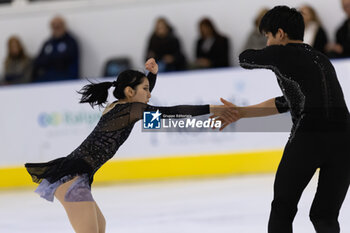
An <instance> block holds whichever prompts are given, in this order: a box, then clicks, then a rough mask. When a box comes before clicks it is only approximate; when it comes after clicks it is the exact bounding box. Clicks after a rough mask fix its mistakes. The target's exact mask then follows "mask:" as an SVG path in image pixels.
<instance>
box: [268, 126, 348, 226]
mask: <svg viewBox="0 0 350 233" xmlns="http://www.w3.org/2000/svg"><path fill="white" fill-rule="evenodd" d="M317 168H320V172H319V178H318V187H317V191H316V195H315V198H314V200H313V203H312V206H311V209H310V220H311V221H312V223H313V225H314V228H315V230H316V232H317V233H339V232H340V227H339V222H338V215H339V210H340V208H341V206H342V203H343V201H344V199H345V196H346V193H347V190H348V187H349V183H350V131H347V132H346V131H345V132H312V133H311V132H309V133H306V132H298V131H297V132H296V134H295V137H294V138H293V139H292V140H291V141H289V142H288V143H287V145H286V147H285V150H284V153H283V157H282V160H281V162H280V164H279V167H278V170H277V173H276V178H275V183H274V199H273V201H272V204H271V213H270V219H269V224H268V232H269V233H292V232H293V228H292V223H293V220H294V217H295V215H296V213H297V204H298V202H299V200H300V197H301V195H302V193H303V191H304V189H305V187H306V186H307V184H308V183H309V181H310V179H311V178H312V176H313V175H314V173H315V171H316V169H317Z"/></svg>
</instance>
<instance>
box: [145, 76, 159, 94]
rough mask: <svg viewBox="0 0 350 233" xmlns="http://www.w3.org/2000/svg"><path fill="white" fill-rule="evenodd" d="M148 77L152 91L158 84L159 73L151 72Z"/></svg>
mask: <svg viewBox="0 0 350 233" xmlns="http://www.w3.org/2000/svg"><path fill="white" fill-rule="evenodd" d="M147 78H148V81H149V91H152V90H153V88H154V86H155V85H156V80H157V74H153V73H152V72H149V73H148V75H147Z"/></svg>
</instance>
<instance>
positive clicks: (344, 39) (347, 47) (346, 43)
mask: <svg viewBox="0 0 350 233" xmlns="http://www.w3.org/2000/svg"><path fill="white" fill-rule="evenodd" d="M336 39H337V43H338V44H340V45H341V46H343V49H344V51H343V53H342V54H341V55H340V57H350V19H347V20H346V21H345V22H344V23H343V25H342V26H341V27H340V28H339V29H338V30H337V34H336Z"/></svg>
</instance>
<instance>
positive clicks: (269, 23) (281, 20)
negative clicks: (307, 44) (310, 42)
mask: <svg viewBox="0 0 350 233" xmlns="http://www.w3.org/2000/svg"><path fill="white" fill-rule="evenodd" d="M279 28H281V29H282V30H283V31H284V32H285V33H287V35H288V38H289V39H291V40H303V38H304V29H305V25H304V20H303V16H302V15H301V13H300V12H299V11H297V10H296V9H295V8H290V7H288V6H276V7H274V8H273V9H271V10H269V11H268V12H267V13H266V14H265V15H264V17H263V18H262V19H261V22H260V25H259V30H260V32H261V33H268V32H271V33H272V34H273V35H276V33H277V31H278V29H279Z"/></svg>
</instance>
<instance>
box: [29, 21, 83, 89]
mask: <svg viewBox="0 0 350 233" xmlns="http://www.w3.org/2000/svg"><path fill="white" fill-rule="evenodd" d="M51 31H52V35H51V37H50V38H49V39H48V40H47V41H46V42H45V43H44V45H43V46H42V48H41V51H40V53H39V56H38V57H37V58H36V59H35V61H34V68H33V81H34V82H45V81H58V80H68V79H77V78H79V47H78V43H77V41H76V39H75V38H74V37H73V36H72V35H71V33H69V32H68V30H67V28H66V23H65V21H64V19H63V18H62V17H60V16H56V17H54V18H53V19H52V20H51Z"/></svg>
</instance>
